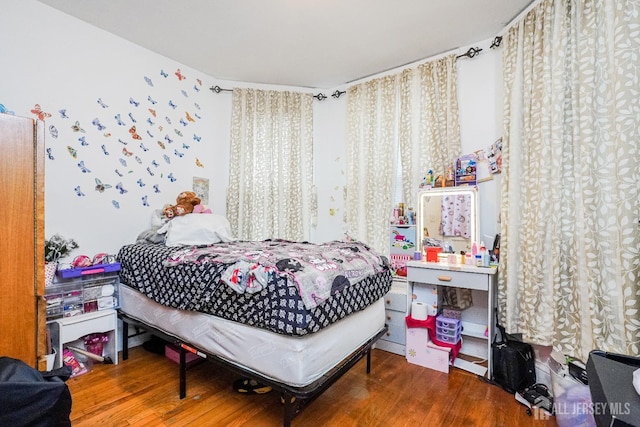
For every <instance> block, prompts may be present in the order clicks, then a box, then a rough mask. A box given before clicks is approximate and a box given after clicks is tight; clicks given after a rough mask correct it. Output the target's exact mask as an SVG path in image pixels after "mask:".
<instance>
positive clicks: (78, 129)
mask: <svg viewBox="0 0 640 427" xmlns="http://www.w3.org/2000/svg"><path fill="white" fill-rule="evenodd" d="M71 129H72V130H73V131H74V132H82V133H85V132H84V129H82V127H81V126H80V122H79V121H77V120H76V122H75V123H74V124H73V125H71Z"/></svg>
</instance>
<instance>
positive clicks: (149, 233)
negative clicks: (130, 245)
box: [136, 227, 164, 243]
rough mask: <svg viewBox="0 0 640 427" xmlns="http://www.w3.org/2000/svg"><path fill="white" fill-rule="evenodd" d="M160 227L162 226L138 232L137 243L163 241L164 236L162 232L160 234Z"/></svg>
mask: <svg viewBox="0 0 640 427" xmlns="http://www.w3.org/2000/svg"><path fill="white" fill-rule="evenodd" d="M159 229H160V227H151V228H149V229H147V230H144V231H143V232H142V233H140V234H138V237H137V238H136V243H163V242H164V236H163V235H162V234H158V230H159Z"/></svg>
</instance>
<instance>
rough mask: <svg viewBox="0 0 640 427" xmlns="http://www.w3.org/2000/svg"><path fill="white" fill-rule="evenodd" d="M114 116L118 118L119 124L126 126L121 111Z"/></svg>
mask: <svg viewBox="0 0 640 427" xmlns="http://www.w3.org/2000/svg"><path fill="white" fill-rule="evenodd" d="M113 117H114V118H115V119H116V123H118V126H126V124H125V122H123V121H122V119H121V118H120V113H118V114H116V115H115V116H113Z"/></svg>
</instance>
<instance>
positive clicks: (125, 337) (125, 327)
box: [122, 320, 129, 360]
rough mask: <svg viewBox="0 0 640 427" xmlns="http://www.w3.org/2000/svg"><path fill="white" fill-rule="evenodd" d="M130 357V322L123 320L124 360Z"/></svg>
mask: <svg viewBox="0 0 640 427" xmlns="http://www.w3.org/2000/svg"><path fill="white" fill-rule="evenodd" d="M128 358H129V324H128V323H127V322H125V321H124V320H123V321H122V360H127V359H128Z"/></svg>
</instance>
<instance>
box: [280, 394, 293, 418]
mask: <svg viewBox="0 0 640 427" xmlns="http://www.w3.org/2000/svg"><path fill="white" fill-rule="evenodd" d="M280 397H281V398H282V401H283V402H284V419H283V421H282V425H283V427H290V426H291V420H292V419H293V417H294V416H295V414H294V411H293V410H294V407H293V404H294V402H293V395H292V394H291V393H289V392H287V391H283V392H282V394H281V395H280Z"/></svg>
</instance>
